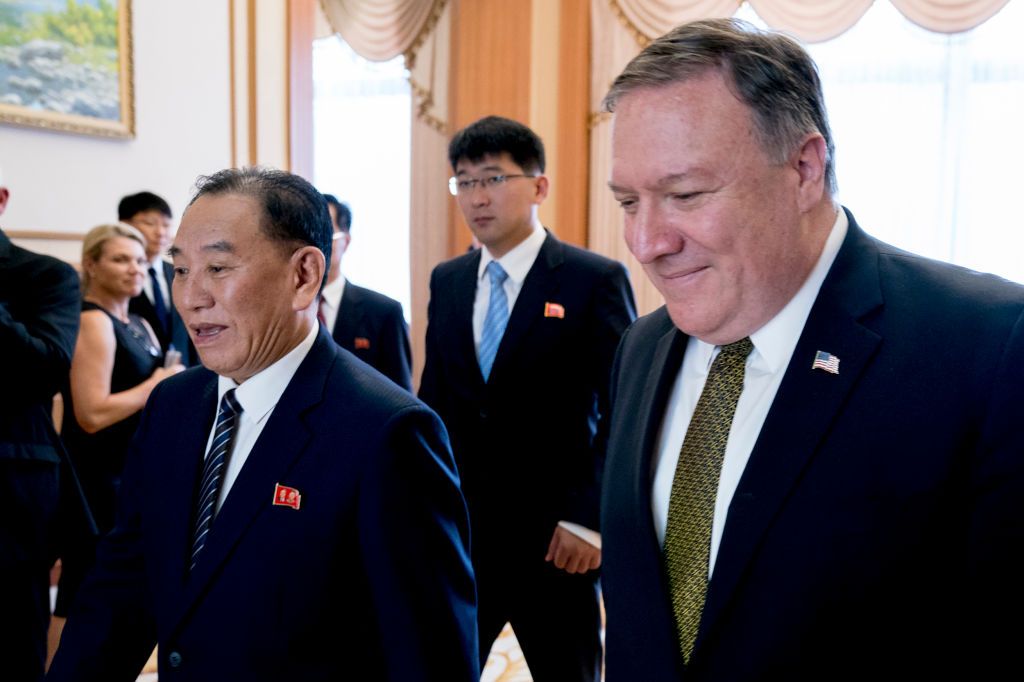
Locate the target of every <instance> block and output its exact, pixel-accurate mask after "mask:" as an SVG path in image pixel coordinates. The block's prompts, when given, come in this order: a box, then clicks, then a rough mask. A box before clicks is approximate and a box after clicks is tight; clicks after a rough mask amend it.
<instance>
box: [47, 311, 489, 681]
mask: <svg viewBox="0 0 1024 682" xmlns="http://www.w3.org/2000/svg"><path fill="white" fill-rule="evenodd" d="M216 402H217V378H216V376H215V375H214V374H212V373H211V372H209V371H208V370H206V369H204V368H193V369H191V370H188V371H186V372H184V373H182V374H180V375H177V376H175V377H172V378H170V379H167V380H166V381H164V382H161V383H160V385H159V386H158V387H157V388H156V389H155V390H154V391H153V394H152V396H151V397H150V400H149V403H148V405H147V406H146V409H145V410H144V412H143V415H142V423H141V425H140V427H139V431H138V432H137V434H136V438H135V441H134V443H133V446H132V450H131V452H130V454H129V462H128V465H127V467H126V471H125V476H124V484H123V485H122V487H121V490H122V494H121V497H120V499H119V508H118V521H117V524H116V526H115V528H114V530H113V531H112V532H111V533H110V535H108V536H106V537H105V538H104V539H103V541H102V542H101V543H100V548H99V551H98V556H97V567H96V569H95V570H94V572H93V574H92V576H91V577H90V578H88V579H87V580H86V582H85V584H84V585H83V587H82V590H81V592H80V593H79V595H78V597H77V600H76V602H75V606H74V608H73V609H72V612H71V614H70V617H69V619H68V623H67V627H66V628H65V630H64V633H63V636H62V639H61V644H60V649H59V651H58V652H57V655H56V658H55V659H54V662H53V666H52V667H51V669H50V672H49V677H48V679H51V680H100V679H102V680H110V681H111V682H116V681H117V680H125V681H128V680H134V679H135V676H136V675H137V674H138V671H139V670H140V669H141V667H142V665H143V663H144V662H145V660H146V658H147V657H148V656H149V653H150V652H151V651H152V648H153V645H154V644H155V643H157V642H159V646H160V671H159V672H160V679H161V680H162V681H166V680H176V679H181V680H219V679H223V680H228V679H232V680H267V681H271V680H273V681H275V682H276V681H279V680H286V679H287V680H304V681H315V680H335V679H353V680H394V681H396V682H397V681H399V680H402V681H407V680H422V681H424V682H427V681H431V682H433V681H434V680H455V681H458V680H466V681H469V680H476V679H477V676H478V673H479V667H478V662H477V653H476V652H477V637H476V607H475V599H476V597H475V587H474V580H473V573H472V569H471V567H470V562H469V556H468V533H469V529H468V521H467V518H466V508H465V503H464V502H463V498H462V495H461V494H460V492H459V479H458V476H457V474H456V471H455V466H454V462H453V461H452V456H451V452H450V450H449V447H448V440H447V437H446V434H445V430H444V426H443V425H442V424H441V422H440V420H439V419H438V418H437V416H436V415H435V414H434V413H433V412H432V411H430V410H428V409H427V408H426V407H425V406H424V405H423V404H422V403H420V402H419V401H417V400H416V399H415V398H414V397H413V396H411V395H410V394H409V393H408V392H407V391H404V390H402V389H400V388H398V387H397V386H395V385H394V384H393V383H391V382H390V381H385V380H384V379H383V378H381V377H380V376H379V375H378V373H376V372H373V371H371V370H370V369H368V368H367V367H366V366H365V365H364V364H363V363H361V362H359V361H357V360H356V359H355V358H353V357H352V355H351V354H350V353H348V352H347V351H345V350H342V349H341V348H339V347H338V346H337V345H336V344H335V343H334V342H333V341H331V339H330V338H329V337H328V336H327V334H326V332H324V331H321V332H320V334H319V337H318V338H317V340H316V343H315V344H314V346H313V348H312V349H311V350H310V352H309V354H308V355H307V356H306V358H305V360H304V361H303V362H302V364H301V366H300V367H299V369H298V371H297V373H296V374H295V376H294V377H293V378H292V380H291V382H290V383H289V385H288V387H287V389H286V390H285V392H284V394H283V395H282V396H281V399H280V400H279V401H278V403H277V406H276V407H275V408H274V411H273V413H272V414H271V415H270V417H269V421H268V423H267V425H266V426H265V427H264V430H263V432H262V434H261V435H260V437H259V440H258V441H257V442H256V444H255V446H254V448H253V450H252V452H251V453H250V454H249V457H248V459H247V460H246V462H245V465H244V466H243V467H242V470H241V472H240V474H239V476H238V478H237V479H236V480H235V482H234V485H233V487H232V488H231V490H230V492H229V494H228V496H227V497H226V498H225V500H224V504H223V506H222V507H221V509H220V510H219V512H218V513H217V517H216V518H215V520H214V523H213V526H212V528H211V531H210V535H209V536H208V538H207V541H206V545H205V548H204V550H203V554H202V556H201V557H200V559H199V562H198V564H197V565H196V568H195V569H194V571H193V572H192V573H191V574H189V571H188V568H187V567H188V562H189V556H190V554H191V545H192V532H193V531H192V528H193V518H194V505H195V496H196V487H197V483H198V480H199V476H200V475H201V469H202V459H203V453H204V450H205V448H206V441H207V436H208V434H209V431H210V429H211V426H212V423H213V419H214V415H215V412H216V409H217V405H216ZM277 484H281V485H283V486H288V487H291V488H295V489H297V490H298V491H299V493H300V495H301V499H300V501H299V506H298V508H297V509H293V508H291V507H288V506H277V505H275V504H273V501H274V499H275V496H274V493H275V489H276V485H277Z"/></svg>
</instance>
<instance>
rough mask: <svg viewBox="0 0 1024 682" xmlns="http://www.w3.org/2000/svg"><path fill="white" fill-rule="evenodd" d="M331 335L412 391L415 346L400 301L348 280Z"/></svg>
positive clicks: (358, 356) (362, 358)
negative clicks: (411, 342) (410, 337)
mask: <svg viewBox="0 0 1024 682" xmlns="http://www.w3.org/2000/svg"><path fill="white" fill-rule="evenodd" d="M331 335H332V336H333V337H334V340H335V341H336V342H337V343H338V345H339V346H341V347H342V348H344V349H345V350H347V351H350V352H351V353H353V354H355V356H356V357H357V358H359V359H360V360H362V361H363V362H365V363H367V364H368V365H370V366H371V367H373V368H374V369H376V370H377V371H378V372H380V373H381V374H383V375H384V376H386V377H387V378H388V379H391V380H392V381H393V382H395V383H396V384H398V385H399V386H401V387H402V388H404V389H405V390H407V391H411V390H412V346H411V345H410V343H409V328H408V327H407V326H406V324H405V316H404V315H403V314H402V304H401V303H399V302H398V301H396V300H395V299H393V298H388V297H387V296H385V295H384V294H379V293H377V292H376V291H373V290H372V289H367V288H365V287H360V286H356V285H355V284H352V282H345V289H344V291H343V293H342V294H341V304H340V305H339V306H338V317H337V319H336V320H335V322H334V331H333V333H332V334H331Z"/></svg>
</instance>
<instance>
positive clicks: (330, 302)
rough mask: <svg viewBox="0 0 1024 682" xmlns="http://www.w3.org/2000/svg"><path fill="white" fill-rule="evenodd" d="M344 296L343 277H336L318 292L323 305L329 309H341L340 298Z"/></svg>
mask: <svg viewBox="0 0 1024 682" xmlns="http://www.w3.org/2000/svg"><path fill="white" fill-rule="evenodd" d="M344 295H345V275H338V279H336V280H334V281H333V282H328V283H327V285H325V286H324V288H323V291H321V292H320V298H322V299H323V301H324V304H325V305H327V306H329V307H331V308H340V307H341V297H342V296H344Z"/></svg>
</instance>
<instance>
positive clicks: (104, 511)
mask: <svg viewBox="0 0 1024 682" xmlns="http://www.w3.org/2000/svg"><path fill="white" fill-rule="evenodd" d="M87 310H99V311H102V312H103V313H105V314H106V315H107V317H109V318H110V321H111V322H112V323H113V324H114V338H115V339H116V342H117V347H116V350H115V352H114V370H113V372H112V373H111V376H110V392H111V393H119V392H121V391H125V390H128V389H130V388H133V387H134V386H138V385H139V384H141V383H142V382H143V381H145V380H146V379H148V378H149V377H150V375H152V374H153V370H155V369H156V368H157V367H159V366H160V365H161V364H162V363H163V353H162V351H161V350H160V347H159V346H156V345H154V344H153V341H152V339H151V338H150V335H149V332H148V331H147V330H146V327H145V325H143V323H142V318H141V317H139V316H138V315H129V316H128V322H127V323H125V322H122V321H121V320H119V319H117V318H116V317H114V316H113V315H111V314H110V313H109V312H107V311H106V310H104V309H103V308H101V307H100V306H98V305H96V304H95V303H90V302H89V301H82V312H85V311H87ZM61 393H62V395H63V397H64V421H63V425H62V427H61V438H62V439H63V440H64V445H65V446H66V447H67V450H68V453H69V454H70V455H71V459H72V461H73V462H74V464H75V469H76V470H77V472H78V476H79V479H80V480H81V482H82V488H83V490H84V491H85V497H86V500H87V501H88V502H89V508H90V509H91V510H92V513H93V516H94V517H95V519H96V525H97V527H98V528H99V531H100V534H105V533H107V532H108V531H109V530H110V529H111V528H112V527H113V526H114V508H115V502H116V499H117V489H118V487H119V486H120V483H121V471H122V470H123V469H124V463H125V457H126V456H127V454H128V446H129V444H130V443H131V440H132V436H133V435H134V434H135V429H136V428H137V427H138V425H139V418H140V416H141V411H139V412H136V413H135V414H133V415H131V416H130V417H128V418H127V419H123V420H122V421H119V422H117V423H116V424H111V425H110V426H108V427H107V428H105V429H101V430H99V431H97V432H96V433H86V432H85V431H83V430H82V427H80V426H79V425H78V421H77V420H76V419H75V410H74V404H73V402H72V398H71V390H70V386H66V387H65V389H64V390H63V391H61ZM95 544H96V543H95V540H92V539H91V538H86V537H77V538H69V540H68V542H67V543H66V545H65V547H64V548H63V551H62V553H61V579H60V590H59V592H58V594H57V608H56V609H55V610H54V613H55V614H56V615H58V616H64V617H66V616H67V611H68V608H69V607H70V605H71V602H72V600H73V599H74V596H75V594H76V593H77V591H78V587H79V586H80V585H81V582H82V579H83V578H84V577H85V574H86V573H87V572H88V571H89V569H90V568H92V564H93V561H94V558H95V551H96V547H95Z"/></svg>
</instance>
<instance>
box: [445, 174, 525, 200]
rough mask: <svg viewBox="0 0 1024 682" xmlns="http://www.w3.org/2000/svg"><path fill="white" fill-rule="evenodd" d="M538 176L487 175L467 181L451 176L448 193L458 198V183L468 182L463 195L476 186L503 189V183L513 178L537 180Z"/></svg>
mask: <svg viewBox="0 0 1024 682" xmlns="http://www.w3.org/2000/svg"><path fill="white" fill-rule="evenodd" d="M538 177H540V176H539V175H529V174H528V173H496V174H494V175H488V176H487V177H483V178H470V179H468V180H465V179H460V178H459V177H458V176H457V175H453V176H452V177H450V178H448V192H449V193H450V194H451V195H452V196H453V197H457V196H459V183H460V182H468V183H469V187H467V188H466V190H465V192H464V193H465V194H469V193H470V192H472V191H473V190H474V189H476V188H477V187H478V186H479V187H481V188H483V189H495V188H497V187H504V186H505V183H506V182H507V181H509V180H512V179H514V178H538Z"/></svg>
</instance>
